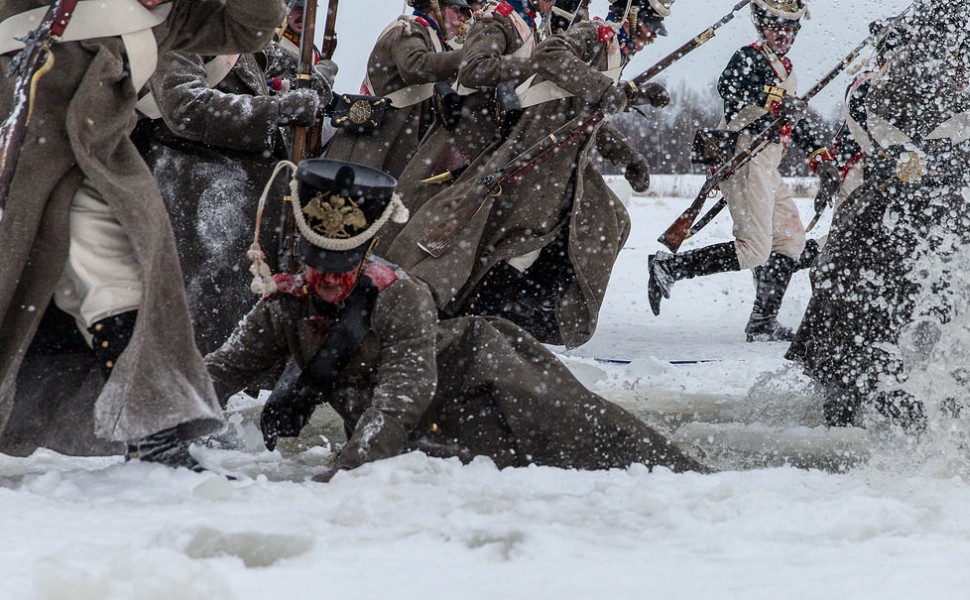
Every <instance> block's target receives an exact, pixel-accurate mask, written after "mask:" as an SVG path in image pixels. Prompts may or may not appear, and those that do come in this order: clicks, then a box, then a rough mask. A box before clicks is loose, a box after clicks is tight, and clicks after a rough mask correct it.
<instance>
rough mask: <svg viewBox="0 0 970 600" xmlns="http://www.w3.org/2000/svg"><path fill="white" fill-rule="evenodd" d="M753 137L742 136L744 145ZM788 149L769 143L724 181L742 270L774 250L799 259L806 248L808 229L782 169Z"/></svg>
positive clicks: (724, 191)
mask: <svg viewBox="0 0 970 600" xmlns="http://www.w3.org/2000/svg"><path fill="white" fill-rule="evenodd" d="M749 141H750V136H745V135H742V136H741V139H740V140H739V142H738V147H739V148H743V147H745V145H746V144H748V143H749ZM783 152H784V149H783V148H782V146H781V145H780V144H769V145H768V147H767V148H765V149H764V150H762V151H761V152H760V153H758V154H756V155H755V156H754V158H752V159H751V160H750V161H749V162H748V164H746V165H745V166H744V167H742V168H740V169H738V171H737V172H735V174H734V175H733V176H732V177H731V178H730V179H728V180H726V181H724V182H723V183H721V192H722V193H723V194H724V198H725V199H726V200H727V204H728V209H730V211H731V218H732V219H734V230H733V233H734V238H735V247H736V248H737V251H738V262H739V263H740V265H741V268H742V269H750V268H751V267H757V266H759V265H762V264H764V263H765V261H767V260H768V255H769V254H770V253H771V252H778V253H779V254H784V255H785V256H788V257H791V258H798V256H799V255H801V253H802V250H803V249H804V248H805V228H804V226H803V225H802V220H801V217H800V216H799V214H798V208H797V207H796V206H795V202H794V201H793V200H792V195H791V191H790V190H789V189H788V186H786V185H785V182H784V180H782V178H781V173H779V172H778V165H779V164H780V163H781V157H782V154H783Z"/></svg>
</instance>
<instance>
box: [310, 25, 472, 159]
mask: <svg viewBox="0 0 970 600" xmlns="http://www.w3.org/2000/svg"><path fill="white" fill-rule="evenodd" d="M397 23H398V24H397V26H395V27H393V28H392V29H391V30H390V31H388V32H387V33H386V34H384V36H382V37H381V38H380V39H379V40H377V44H376V45H375V46H374V49H373V50H372V51H371V54H370V58H368V59H367V73H368V75H369V76H370V82H371V85H373V87H374V89H372V90H369V91H370V93H371V94H373V95H376V96H386V95H388V94H391V93H393V92H396V91H398V90H401V89H404V88H406V87H409V86H416V85H422V84H428V83H435V82H437V81H444V82H448V83H451V82H453V81H454V80H455V76H456V75H457V74H458V64H459V62H460V61H461V52H458V51H447V50H446V51H444V52H435V48H434V45H433V44H432V37H431V36H435V35H437V34H436V33H435V31H434V30H433V29H432V28H431V27H430V26H429V25H426V24H422V23H421V22H420V21H415V20H414V19H412V18H409V17H401V18H400V19H399V20H398V22H397ZM431 105H432V99H431V98H429V99H427V100H424V101H422V102H418V103H417V104H412V105H411V106H406V107H402V108H391V109H390V110H388V111H387V114H386V116H385V118H384V122H383V124H382V125H381V126H380V127H379V128H378V129H375V130H373V131H371V132H366V133H360V134H358V133H355V132H353V131H351V130H349V129H337V133H336V135H334V137H333V138H332V139H331V141H330V144H329V145H328V147H327V149H326V151H325V153H324V155H325V156H326V157H327V158H332V159H336V160H346V161H350V162H355V163H359V164H364V165H368V166H371V167H374V168H377V169H380V170H382V171H384V172H386V173H388V174H389V175H391V176H392V177H395V178H396V177H398V176H400V175H401V172H402V171H404V167H405V166H406V165H407V164H408V161H410V160H411V157H412V156H413V155H414V153H415V152H416V151H417V149H418V145H419V144H420V142H421V139H422V138H423V137H424V135H425V133H426V132H427V130H428V129H429V128H430V127H431V124H432V119H433V116H432V114H431Z"/></svg>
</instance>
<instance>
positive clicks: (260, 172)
mask: <svg viewBox="0 0 970 600" xmlns="http://www.w3.org/2000/svg"><path fill="white" fill-rule="evenodd" d="M208 58H209V57H202V56H200V55H198V54H187V53H182V52H177V53H169V54H168V55H166V56H164V57H162V60H161V61H160V62H159V65H158V69H157V70H156V71H155V75H154V76H153V77H152V79H151V80H150V81H149V83H148V88H149V90H151V92H152V94H153V96H154V98H155V101H156V103H157V104H158V108H159V111H160V112H161V114H162V118H161V119H157V120H155V121H150V120H147V119H143V120H142V122H140V123H139V125H138V129H137V130H136V131H137V134H136V137H137V138H140V141H139V146H140V147H141V150H142V156H143V157H144V158H145V161H146V162H147V163H148V166H149V168H150V169H151V170H152V173H153V174H154V175H155V180H156V181H157V182H158V185H159V188H160V189H161V192H162V198H164V199H165V204H166V206H167V207H168V214H169V216H170V217H171V219H172V227H173V229H174V230H175V239H176V241H177V245H178V251H179V258H180V259H181V263H182V271H183V275H184V277H185V289H186V295H187V297H188V302H189V310H190V312H191V314H192V325H193V328H194V329H195V339H196V343H197V344H198V346H199V349H200V350H201V351H202V353H203V354H206V353H208V352H211V351H212V350H215V349H216V348H218V347H219V346H221V345H222V343H223V342H224V341H226V338H227V337H228V336H229V334H230V333H231V332H232V330H233V328H235V326H236V323H238V322H239V319H241V318H242V317H243V315H245V314H246V312H248V310H249V308H250V307H251V305H252V302H253V300H254V299H255V298H256V297H255V296H254V295H253V293H252V292H251V291H250V289H249V286H250V282H251V281H252V278H253V276H252V274H251V273H250V272H249V264H250V263H249V261H248V260H247V258H246V251H247V250H248V249H249V246H250V244H252V242H253V229H254V224H255V220H256V209H257V206H258V204H259V197H260V194H262V192H263V187H264V186H265V185H266V183H267V182H268V181H269V178H270V175H271V174H272V172H273V168H274V167H275V166H276V163H277V161H279V160H283V159H287V158H288V155H287V149H286V145H285V143H284V141H283V136H282V134H281V133H280V122H281V121H282V120H284V117H283V115H282V114H281V105H280V96H272V95H270V93H269V90H268V89H267V87H266V75H265V74H264V70H263V67H262V66H261V64H260V63H259V60H260V59H261V58H262V54H258V55H254V54H251V53H249V54H242V55H240V56H239V59H238V61H237V62H236V64H235V65H234V66H233V68H232V70H231V71H230V72H229V73H228V74H227V75H226V77H225V78H224V79H223V80H222V81H220V82H219V83H218V84H216V85H215V86H213V87H210V86H209V85H207V84H206V79H205V63H206V61H207V60H208ZM277 179H278V181H277V182H275V185H274V186H273V188H272V189H271V191H270V194H269V196H268V197H267V205H266V206H267V208H266V209H265V210H264V212H263V220H262V232H261V235H260V245H261V247H262V249H263V252H264V253H265V254H266V257H267V260H268V263H269V264H270V266H271V267H272V268H273V270H274V271H275V270H276V269H277V267H276V265H277V262H278V261H277V258H278V251H279V236H278V228H279V224H280V219H281V216H282V211H283V210H285V208H284V205H283V203H282V202H281V201H280V199H281V198H282V196H283V195H284V193H285V186H286V182H285V179H286V178H285V177H283V176H280V177H278V178H277Z"/></svg>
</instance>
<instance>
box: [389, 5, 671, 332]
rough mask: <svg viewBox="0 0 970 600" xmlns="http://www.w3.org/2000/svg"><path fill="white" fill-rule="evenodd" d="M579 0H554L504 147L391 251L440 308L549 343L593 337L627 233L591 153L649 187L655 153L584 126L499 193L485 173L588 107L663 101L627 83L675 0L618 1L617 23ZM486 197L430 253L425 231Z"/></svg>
mask: <svg viewBox="0 0 970 600" xmlns="http://www.w3.org/2000/svg"><path fill="white" fill-rule="evenodd" d="M581 4H582V3H581V2H579V0H557V2H555V8H557V9H559V10H560V11H563V13H564V14H565V15H568V16H562V15H558V16H554V17H552V19H553V20H554V21H555V22H558V23H560V24H559V25H558V26H556V30H558V31H559V33H558V34H557V35H554V36H552V37H550V38H548V39H546V40H543V41H542V42H541V43H540V44H539V46H537V48H536V50H535V52H534V53H533V58H532V63H533V68H534V69H535V70H536V73H537V75H536V77H535V78H533V79H531V80H530V81H529V82H528V84H529V85H528V89H524V88H526V86H523V89H522V90H521V91H520V94H521V96H520V100H521V104H522V106H523V112H522V116H521V117H520V118H519V119H518V122H517V123H516V125H515V127H514V128H513V129H512V131H511V133H510V134H509V136H508V140H507V141H506V142H505V143H504V144H503V145H502V146H501V147H500V148H499V149H498V150H496V151H494V152H492V153H488V154H483V155H481V156H480V157H479V158H478V159H477V160H475V161H474V162H472V163H471V165H470V166H469V167H468V169H467V170H466V171H465V172H464V173H463V174H462V175H461V176H460V177H459V179H458V180H457V181H456V182H455V183H454V184H453V185H452V186H450V187H449V188H447V189H445V190H443V191H442V192H440V193H439V194H437V195H435V196H434V197H433V198H432V199H430V200H429V201H427V202H426V203H425V204H424V205H423V206H422V207H421V208H420V210H417V211H415V212H414V217H413V218H412V220H411V222H409V223H408V224H407V225H406V226H404V228H403V230H402V231H401V233H400V234H399V235H397V236H396V237H395V238H394V240H393V241H392V243H391V245H390V246H389V248H388V250H387V253H386V255H387V257H388V258H389V259H390V260H392V261H394V262H396V263H398V264H400V265H401V266H402V267H403V268H404V269H405V270H407V271H408V272H409V273H411V274H412V275H414V276H416V277H418V278H420V279H422V280H423V281H425V282H426V283H428V284H429V285H430V286H431V289H432V290H433V291H434V292H435V295H436V300H437V303H438V307H439V309H441V310H442V312H443V314H445V315H448V316H456V315H463V314H478V315H494V316H501V317H504V318H507V319H509V320H512V321H513V322H515V323H516V324H518V325H519V326H521V327H523V328H524V329H526V330H527V331H529V332H530V333H531V334H533V335H534V336H536V337H537V338H538V339H539V340H540V341H542V342H546V343H552V344H565V345H567V346H570V347H575V346H579V345H580V344H582V343H584V342H585V341H587V340H588V339H589V338H590V336H592V334H593V332H594V330H595V328H596V322H597V318H598V315H599V309H600V306H601V305H602V300H603V296H604V295H605V293H606V286H607V283H608V282H609V277H610V273H611V271H612V268H613V264H614V262H615V260H616V257H617V255H618V253H619V251H620V248H621V247H622V246H623V242H624V240H625V239H626V237H627V235H628V234H629V229H630V222H629V216H628V215H627V212H626V209H625V208H624V207H623V205H622V203H621V202H620V201H619V199H618V198H617V197H616V196H615V194H613V192H612V191H611V190H610V189H609V187H608V186H607V185H606V183H605V181H604V180H603V178H602V176H601V175H600V174H599V172H598V171H597V169H596V167H595V166H594V165H593V164H592V162H591V153H592V150H593V148H594V147H598V148H599V150H600V151H601V152H602V153H603V155H604V156H605V157H606V158H608V159H610V160H612V161H613V162H615V163H618V164H622V165H623V166H624V167H626V171H627V175H628V177H629V178H630V179H631V181H632V182H633V184H634V185H635V186H637V187H638V188H640V189H645V188H646V186H647V185H649V168H648V167H647V163H646V159H644V158H643V157H642V156H641V155H640V154H639V153H637V152H636V151H635V150H633V149H632V148H631V147H630V146H629V144H627V143H626V141H625V140H624V139H623V136H622V135H621V134H620V133H619V132H618V131H616V130H615V129H613V128H612V127H610V126H604V127H600V126H597V127H595V128H594V129H593V130H592V131H589V132H585V131H584V132H580V134H579V135H578V136H576V137H575V138H574V139H573V140H572V141H571V142H570V143H569V144H568V145H563V146H562V147H561V148H559V149H558V152H556V153H553V154H552V155H551V157H550V158H549V159H548V160H546V161H545V162H543V163H542V164H541V166H537V167H536V168H531V166H530V165H521V164H514V165H511V167H510V168H512V169H515V168H519V167H529V168H528V170H527V171H526V172H524V173H523V174H522V175H521V176H516V177H515V178H511V179H508V180H504V181H502V183H501V185H500V186H499V188H498V191H495V190H493V189H492V188H489V186H488V184H487V183H485V182H484V181H483V178H482V176H483V175H485V176H489V175H493V174H496V173H500V172H501V170H502V169H504V168H506V167H507V166H508V165H509V164H510V163H511V162H512V161H514V160H515V159H516V157H518V156H519V155H521V154H522V152H523V151H524V150H525V149H526V148H529V147H531V146H532V145H534V144H535V143H536V142H539V141H541V140H543V139H546V138H547V137H548V136H549V134H550V133H551V132H553V131H555V130H557V129H558V128H559V127H560V126H561V125H563V124H565V123H566V122H567V121H569V120H570V119H572V118H573V117H576V116H577V115H579V114H580V113H581V112H583V111H585V110H589V109H593V108H596V109H597V110H601V111H602V112H603V113H605V114H614V113H617V112H620V111H622V110H624V109H625V108H626V106H627V103H628V96H630V95H633V96H635V98H636V99H638V100H639V101H640V102H643V103H646V102H651V103H653V104H655V105H658V106H662V105H664V104H666V103H667V102H668V101H669V98H668V96H667V94H666V91H665V90H664V89H663V87H662V86H659V85H657V84H649V85H647V86H645V89H643V90H639V91H638V92H636V93H634V92H633V91H632V90H631V88H630V87H629V86H628V85H626V84H621V83H618V79H619V76H620V71H621V69H622V68H623V66H624V65H625V64H626V63H627V62H628V61H629V59H630V58H631V57H632V56H633V55H634V54H635V53H636V52H638V51H640V50H641V49H642V48H644V47H645V46H646V45H647V44H648V43H650V41H652V39H653V38H654V37H655V36H656V34H655V33H654V30H655V29H659V27H660V23H662V21H663V17H664V16H666V15H667V14H669V3H668V4H667V5H664V4H661V3H659V2H657V1H656V0H652V1H648V0H638V3H636V5H637V6H638V8H640V11H639V17H638V19H637V22H636V23H634V24H632V25H631V24H629V23H628V22H627V21H626V20H625V18H624V17H625V10H626V6H627V2H626V1H625V0H621V1H620V2H616V3H614V4H613V10H614V11H616V12H615V13H613V14H615V15H617V18H616V20H615V22H614V23H612V24H611V23H607V22H603V21H598V22H593V21H589V20H587V19H585V18H584V17H582V16H574V13H576V12H577V11H579V10H582V9H581ZM470 202H472V203H480V207H479V208H478V209H477V211H476V212H475V213H474V215H473V216H472V217H471V218H470V219H469V221H468V222H467V223H464V224H463V225H461V226H460V231H459V232H458V234H457V236H456V237H455V239H454V240H453V241H452V242H451V243H450V244H449V245H448V247H447V248H446V249H445V250H444V251H443V253H441V255H440V256H432V255H430V254H429V253H428V252H426V251H425V250H424V249H423V248H422V247H421V245H420V244H421V240H422V238H423V237H424V236H425V235H426V234H428V233H429V232H430V231H432V230H433V229H434V228H435V227H436V226H437V225H438V224H439V223H442V222H443V221H445V220H446V219H448V218H449V216H450V215H451V214H452V213H456V212H458V209H459V207H461V206H463V205H465V204H467V203H470Z"/></svg>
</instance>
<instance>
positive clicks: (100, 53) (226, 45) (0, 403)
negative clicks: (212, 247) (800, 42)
mask: <svg viewBox="0 0 970 600" xmlns="http://www.w3.org/2000/svg"><path fill="white" fill-rule="evenodd" d="M48 4H49V3H48V2H47V1H46V0H5V1H4V2H3V3H2V5H0V20H3V19H6V18H7V17H10V16H11V15H15V14H19V13H21V12H24V11H27V10H30V9H33V8H37V7H42V6H47V5H48ZM282 13H283V11H282V5H281V3H279V2H275V1H274V2H266V1H264V0H229V1H228V2H217V1H214V0H212V1H204V2H200V1H192V0H174V1H173V2H172V9H171V13H170V14H169V16H168V18H167V19H166V21H164V22H163V23H162V24H160V25H158V26H157V27H156V28H155V29H154V34H155V38H156V40H157V41H158V46H159V50H160V51H161V52H166V51H169V50H184V51H190V52H207V53H219V52H250V51H254V50H257V49H259V47H261V46H262V45H265V43H266V42H267V41H268V40H269V39H270V35H271V32H272V30H273V28H274V27H275V26H276V25H278V24H279V23H280V21H281V19H282V17H283V14H282ZM53 52H54V56H55V57H56V63H55V67H54V72H53V73H52V74H50V75H48V76H47V77H44V78H43V79H41V80H40V83H39V86H38V88H37V96H36V101H35V103H34V110H33V116H32V119H31V122H30V126H29V129H28V132H27V139H26V142H25V143H24V146H23V150H22V152H21V155H20V161H19V164H18V168H17V172H16V174H15V175H14V179H13V182H12V187H11V190H10V195H9V198H8V200H7V205H6V208H5V211H4V215H3V220H2V221H0V256H3V260H2V261H0V428H2V427H4V426H5V425H6V426H8V427H9V426H10V425H9V424H7V421H8V417H9V415H10V414H11V411H12V410H13V409H14V404H15V403H16V402H18V400H17V397H16V394H17V391H18V389H17V381H18V373H19V371H20V367H21V363H22V361H23V360H24V356H25V353H26V350H27V348H28V346H29V344H30V342H31V340H32V338H33V336H34V334H35V330H36V328H37V326H38V323H39V322H40V319H41V317H42V315H43V314H44V311H45V309H46V308H47V306H48V303H49V302H50V300H51V297H52V295H53V292H54V287H55V284H56V283H57V281H58V279H59V277H60V275H61V272H62V270H63V267H64V264H65V261H66V256H67V248H68V209H69V206H70V203H71V199H72V197H73V196H74V193H75V191H76V190H77V188H78V186H79V185H80V184H81V181H82V179H83V178H84V177H87V178H88V179H89V180H90V181H91V182H92V183H93V185H94V187H95V188H96V189H97V190H98V192H99V193H100V194H101V196H102V197H103V198H104V200H105V201H106V202H107V203H108V205H109V206H110V207H111V208H112V209H113V210H114V212H115V215H116V216H117V218H118V220H119V222H120V223H121V225H122V227H123V228H124V229H125V231H126V232H127V233H128V234H129V236H130V239H131V240H132V242H133V245H134V250H135V253H136V258H137V260H138V262H139V263H140V265H141V267H142V269H143V271H144V297H143V299H142V305H141V307H140V310H139V317H138V321H137V323H136V325H135V330H134V337H133V339H132V341H131V343H130V344H129V345H128V347H127V349H126V351H125V352H124V353H123V354H122V356H121V358H120V359H119V360H118V362H117V364H116V365H115V367H114V372H113V375H112V377H111V379H110V381H109V382H108V383H107V384H106V385H105V386H104V387H103V389H100V390H99V393H95V392H96V391H97V390H89V391H92V393H91V394H90V396H91V398H83V397H73V398H72V401H73V402H75V403H84V402H88V401H90V405H91V406H93V408H92V409H91V411H93V413H94V427H95V429H96V434H97V435H98V436H99V437H100V438H102V439H107V440H118V441H122V440H132V439H138V438H141V437H144V436H146V435H148V434H151V433H154V432H157V431H160V430H163V429H167V428H170V427H174V426H176V425H179V426H181V427H182V433H183V434H184V435H185V437H194V436H197V435H201V434H204V433H206V432H209V431H212V430H213V429H214V428H217V427H219V426H220V424H221V422H222V414H221V411H220V409H219V405H218V403H217V402H216V398H215V393H214V391H213V389H212V384H211V382H210V381H209V379H208V377H207V376H206V372H205V367H204V364H203V362H202V357H201V355H200V353H199V351H198V350H197V349H196V348H195V344H194V342H193V339H192V328H191V322H190V319H189V313H188V309H187V307H186V302H185V293H184V291H183V287H182V276H181V271H180V269H179V262H178V256H177V252H176V247H175V241H174V237H173V235H172V228H171V225H170V224H169V220H168V215H167V213H166V211H165V205H164V203H163V202H162V199H161V196H160V195H159V192H158V188H157V186H156V185H155V183H154V180H153V179H152V175H151V172H150V171H149V170H148V168H147V167H146V166H145V163H144V161H143V160H142V159H141V157H140V156H139V155H138V152H137V150H136V149H135V146H134V144H133V143H132V142H131V140H130V139H129V138H128V135H129V133H130V132H131V130H132V128H133V126H134V124H135V110H134V106H135V102H136V100H137V96H136V90H134V89H133V88H132V85H131V82H130V79H129V71H128V68H127V64H126V59H125V48H124V45H123V44H122V41H121V39H120V38H117V37H109V38H98V39H92V40H86V41H80V42H70V43H62V44H56V45H54V46H53ZM13 56H14V54H6V55H4V56H2V57H0V70H3V71H5V70H6V69H7V65H8V64H9V62H10V60H11V59H12V57H13ZM12 83H13V82H12V81H11V80H10V79H6V78H4V79H2V80H0V113H4V114H5V113H6V112H7V111H9V105H10V101H11V98H12V97H13V94H12V92H11V85H12ZM47 362H48V363H49V364H50V366H51V367H52V368H54V370H55V371H56V368H57V364H56V361H47ZM52 376H55V374H52ZM23 392H24V393H25V394H26V393H30V390H23ZM70 392H71V393H72V394H73V393H77V390H70ZM95 398H96V402H95ZM49 406H55V403H53V402H51V403H45V404H39V405H38V408H37V410H38V411H44V410H51V409H50V408H47V407H49ZM26 416H30V417H32V418H34V419H39V420H40V421H43V419H44V418H45V416H44V415H42V414H31V415H26ZM22 425H23V426H24V427H28V428H30V429H31V430H32V433H34V434H35V435H36V436H37V438H38V442H37V443H42V444H45V445H48V446H50V447H57V446H58V445H70V441H71V438H72V437H74V436H83V435H88V436H89V437H90V432H88V431H86V429H85V424H84V423H75V424H74V426H72V427H70V428H67V429H63V428H62V429H59V430H56V431H49V430H45V429H44V428H43V427H38V426H37V422H36V421H35V422H31V423H25V424H22ZM14 426H15V427H16V425H14ZM39 438H45V439H39Z"/></svg>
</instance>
